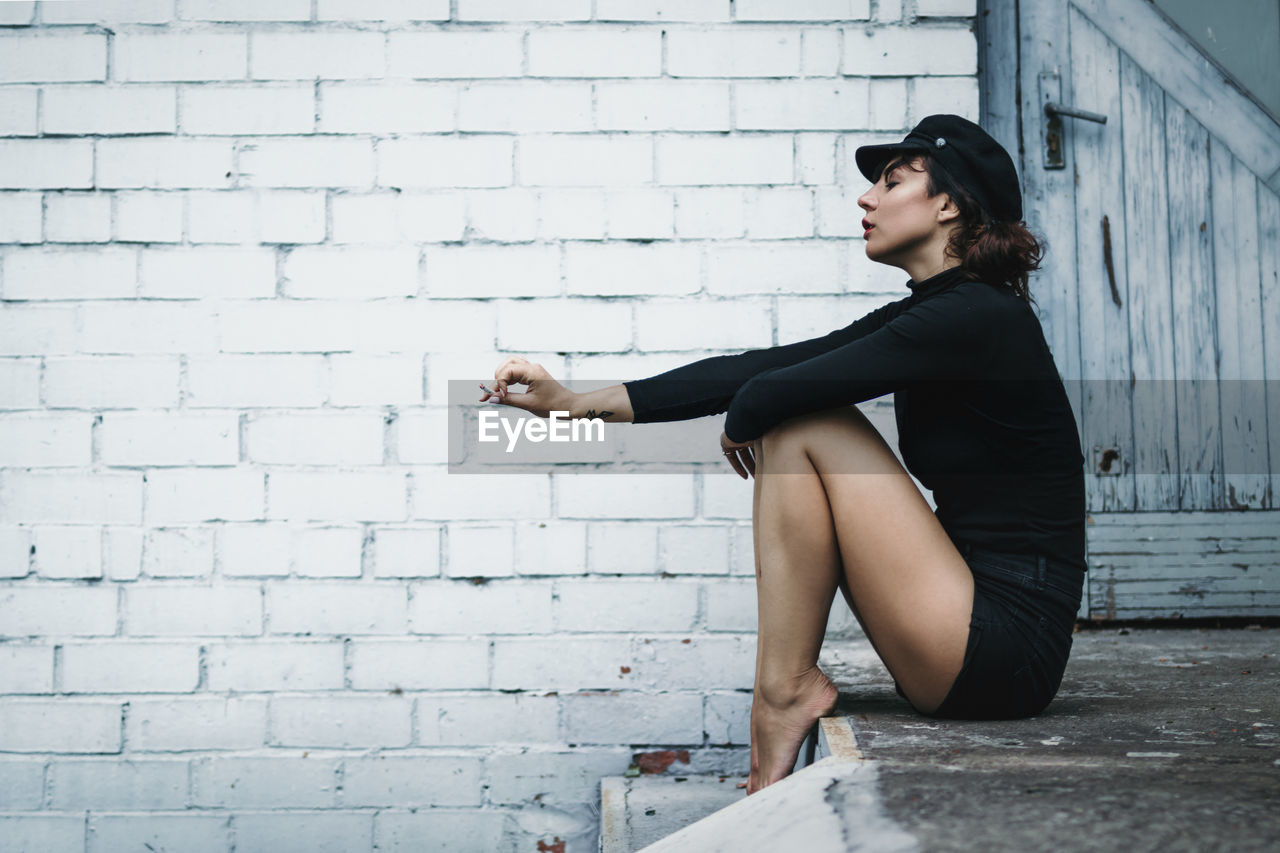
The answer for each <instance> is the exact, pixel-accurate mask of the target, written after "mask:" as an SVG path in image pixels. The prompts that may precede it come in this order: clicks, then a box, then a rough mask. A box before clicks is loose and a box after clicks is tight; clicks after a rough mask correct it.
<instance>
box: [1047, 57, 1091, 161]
mask: <svg viewBox="0 0 1280 853" xmlns="http://www.w3.org/2000/svg"><path fill="white" fill-rule="evenodd" d="M1061 97H1062V82H1061V81H1060V80H1059V79H1058V75H1057V72H1054V71H1041V72H1040V103H1041V105H1042V106H1043V108H1044V167H1045V168H1046V169H1065V168H1066V166H1067V159H1066V157H1065V156H1064V154H1063V152H1062V147H1063V139H1062V117H1063V116H1067V117H1068V118H1081V119H1084V120H1085V121H1096V122H1097V123H1098V124H1106V123H1107V117H1106V116H1104V115H1101V114H1100V113H1091V112H1089V111H1088V110H1081V109H1077V108H1075V107H1069V106H1066V105H1065V104H1063V103H1061V102H1060V101H1059V98H1061Z"/></svg>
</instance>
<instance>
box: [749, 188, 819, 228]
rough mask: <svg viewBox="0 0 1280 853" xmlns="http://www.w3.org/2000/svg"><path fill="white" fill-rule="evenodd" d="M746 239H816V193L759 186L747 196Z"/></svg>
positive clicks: (797, 189) (802, 189)
mask: <svg viewBox="0 0 1280 853" xmlns="http://www.w3.org/2000/svg"><path fill="white" fill-rule="evenodd" d="M746 225H747V236H748V237H750V238H751V239H753V240H768V239H775V240H779V239H786V238H790V237H812V236H813V191H812V190H810V189H808V188H806V187H760V188H759V189H753V190H750V191H748V193H747V209H746Z"/></svg>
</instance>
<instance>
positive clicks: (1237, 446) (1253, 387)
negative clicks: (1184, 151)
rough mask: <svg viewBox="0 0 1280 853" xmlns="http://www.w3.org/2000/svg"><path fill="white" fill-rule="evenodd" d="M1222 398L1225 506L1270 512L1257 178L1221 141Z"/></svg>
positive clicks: (1214, 144)
mask: <svg viewBox="0 0 1280 853" xmlns="http://www.w3.org/2000/svg"><path fill="white" fill-rule="evenodd" d="M1209 168H1210V198H1211V200H1212V209H1213V225H1212V229H1213V260H1214V263H1213V267H1214V293H1215V295H1216V298H1217V304H1218V366H1219V371H1220V374H1219V375H1220V377H1221V378H1220V382H1219V399H1220V401H1221V407H1222V462H1223V471H1224V482H1225V486H1226V499H1227V506H1228V507H1230V508H1262V507H1263V506H1265V499H1266V488H1267V475H1268V473H1269V469H1268V464H1267V450H1266V423H1267V421H1266V401H1265V398H1264V397H1263V396H1262V394H1261V393H1259V392H1261V391H1262V390H1263V386H1262V382H1261V381H1260V380H1262V379H1263V378H1264V377H1263V367H1262V346H1263V343H1262V318H1261V315H1260V311H1261V303H1260V295H1261V288H1260V284H1259V277H1258V219H1257V217H1258V199H1257V178H1256V177H1255V176H1254V175H1253V174H1252V173H1251V172H1250V171H1249V170H1248V169H1247V168H1245V166H1244V164H1243V163H1241V162H1240V161H1239V160H1237V159H1236V158H1235V157H1233V156H1232V155H1231V152H1230V151H1229V150H1227V148H1226V147H1225V146H1224V145H1222V144H1221V142H1220V141H1219V140H1218V138H1217V137H1216V136H1211V137H1210V141H1209Z"/></svg>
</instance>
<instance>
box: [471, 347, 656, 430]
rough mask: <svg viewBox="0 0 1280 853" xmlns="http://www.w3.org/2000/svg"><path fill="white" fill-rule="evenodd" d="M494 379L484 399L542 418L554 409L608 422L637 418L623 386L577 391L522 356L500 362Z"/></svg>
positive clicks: (623, 421) (576, 416) (494, 373)
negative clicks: (518, 387)
mask: <svg viewBox="0 0 1280 853" xmlns="http://www.w3.org/2000/svg"><path fill="white" fill-rule="evenodd" d="M493 379H494V382H493V385H494V387H493V390H492V391H489V390H486V391H485V392H484V395H483V396H482V397H481V398H480V402H482V403H483V402H486V401H489V400H492V401H493V402H497V403H503V404H505V405H508V406H515V407H516V408H518V409H524V410H525V411H527V412H532V413H533V414H535V415H537V416H538V417H540V418H545V417H547V416H548V415H549V414H550V413H551V412H568V413H569V417H571V418H599V419H600V420H602V421H605V422H607V423H628V422H630V421H631V420H632V418H633V413H632V410H631V398H630V397H629V396H628V395H627V389H626V388H624V387H623V386H621V385H610V386H609V387H607V388H599V389H597V390H595V391H585V392H581V393H576V392H573V391H570V390H569V389H568V388H566V387H564V386H563V385H561V384H560V383H559V382H557V381H556V380H555V379H552V378H551V374H550V373H548V372H547V370H546V368H544V367H543V366H542V365H541V364H534V363H533V362H531V361H529V360H528V359H526V358H523V357H521V356H518V355H513V356H511V357H509V358H508V359H507V360H506V361H504V362H502V364H500V365H498V369H497V370H495V371H494V372H493ZM508 385H524V386H525V391H524V392H523V393H516V392H514V391H509V390H508V389H507V386H508Z"/></svg>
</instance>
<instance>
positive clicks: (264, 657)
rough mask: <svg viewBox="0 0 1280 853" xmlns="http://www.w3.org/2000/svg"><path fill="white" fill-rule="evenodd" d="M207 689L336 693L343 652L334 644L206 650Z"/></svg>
mask: <svg viewBox="0 0 1280 853" xmlns="http://www.w3.org/2000/svg"><path fill="white" fill-rule="evenodd" d="M207 660H208V663H207V666H208V672H209V689H210V690H214V691H218V692H223V691H228V690H233V691H252V692H259V691H262V692H265V691H285V690H339V689H341V688H342V687H343V681H344V669H343V650H342V645H341V644H340V643H337V642H319V643H315V642H300V641H296V640H289V641H284V642H279V641H253V642H234V643H217V644H213V645H210V646H208V658H207Z"/></svg>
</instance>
